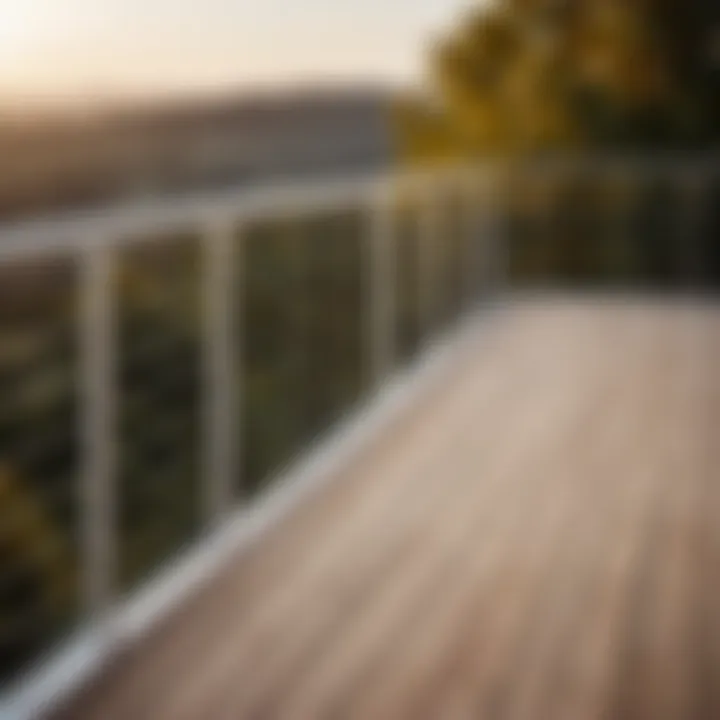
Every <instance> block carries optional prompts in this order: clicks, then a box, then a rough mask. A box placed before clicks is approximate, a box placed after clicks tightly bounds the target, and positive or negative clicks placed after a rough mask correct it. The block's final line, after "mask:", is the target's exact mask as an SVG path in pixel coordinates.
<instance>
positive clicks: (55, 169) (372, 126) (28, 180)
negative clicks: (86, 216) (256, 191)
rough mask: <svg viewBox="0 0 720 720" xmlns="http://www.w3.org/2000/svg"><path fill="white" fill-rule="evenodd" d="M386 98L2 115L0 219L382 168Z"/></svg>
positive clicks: (323, 97)
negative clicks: (18, 116) (27, 117)
mask: <svg viewBox="0 0 720 720" xmlns="http://www.w3.org/2000/svg"><path fill="white" fill-rule="evenodd" d="M388 104H389V95H387V94H386V93H384V92H382V91H362V92H361V91H355V92H344V93H331V92H323V93H311V92H308V93H304V94H295V95H290V96H286V97H282V96H279V97H263V98H242V99H227V100H224V101H213V102H212V103H204V104H201V103H195V104H189V103H186V104H184V105H179V104H175V105H165V106H160V107H144V108H138V107H136V108H128V109H123V110H117V111H113V112H109V111H106V112H104V113H98V114H96V115H92V116H83V117H78V116H73V117H54V118H53V119H49V118H45V119H38V118H34V119H30V120H27V121H22V122H20V121H18V120H17V119H15V120H14V121H10V120H8V119H6V120H5V121H4V122H3V120H2V117H0V157H2V159H3V173H2V176H0V220H2V219H10V218H18V217H22V216H26V215H34V214H38V213H43V212H48V211H56V210H58V209H64V208H68V207H77V206H83V205H88V204H97V203H107V202H112V201H114V200H126V199H128V198H133V197H137V196H147V195H152V194H163V193H170V192H172V193H177V192H182V191H190V190H198V189H202V188H207V187H216V186H219V185H228V184H241V183H243V182H257V181H261V180H269V179H272V178H276V177H287V176H298V175H305V174H308V173H312V174H319V173H331V172H338V171H349V170H361V169H370V168H377V167H382V166H385V165H387V164H388V162H389V161H390V160H391V158H392V154H393V152H392V143H391V138H390V128H389V123H388Z"/></svg>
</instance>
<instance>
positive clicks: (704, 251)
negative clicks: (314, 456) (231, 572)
mask: <svg viewBox="0 0 720 720" xmlns="http://www.w3.org/2000/svg"><path fill="white" fill-rule="evenodd" d="M716 170H717V166H716V165H715V164H714V163H712V162H709V161H707V160H704V161H702V162H701V161H692V162H683V163H677V162H674V163H663V164H659V163H655V162H653V163H644V164H643V163H637V162H634V163H631V164H628V163H585V162H580V163H578V162H577V161H576V162H573V163H542V164H541V163H534V164H530V165H523V166H520V167H515V168H509V167H507V166H505V167H502V168H500V167H499V166H493V167H490V166H485V167H482V168H473V169H467V168H463V169H453V170H447V171H444V172H442V173H440V174H427V175H426V174H422V175H420V174H413V175H401V176H394V177H388V176H373V177H370V178H360V179H342V180H338V181H335V182H307V183H303V184H294V185H290V186H288V187H286V188H280V187H272V188H267V189H258V190H247V189H243V190H237V191H236V190H228V191H225V192H222V193H212V194H209V195H207V196H200V197H194V198H184V199H183V200H182V201H181V202H180V201H177V202H174V201H171V200H168V201H161V200H158V201H154V202H148V203H146V204H133V205H129V206H125V207H116V208H113V209H107V210H97V211H93V212H89V213H85V214H82V215H76V216H74V217H70V216H65V217H63V218H61V219H54V220H46V221H36V222H28V223H25V224H23V225H18V226H14V227H6V228H4V229H2V230H0V687H3V688H4V689H3V690H2V691H1V692H0V710H2V708H3V705H2V697H3V696H4V697H7V698H9V700H8V703H9V705H8V707H10V708H17V707H21V708H22V709H23V712H26V713H27V712H29V711H27V708H28V707H39V706H40V704H41V703H42V702H43V701H44V699H49V697H50V695H52V694H53V693H54V692H55V691H56V690H57V689H58V688H63V687H66V686H68V685H69V684H70V680H72V681H74V682H78V680H79V678H81V677H82V676H83V673H84V672H85V671H87V670H89V669H92V667H93V666H95V665H97V664H98V663H100V662H101V661H102V660H103V659H104V658H106V657H108V656H109V655H110V654H111V653H112V652H113V651H114V649H116V648H117V647H119V646H120V645H121V644H122V643H123V642H124V641H125V640H126V639H127V636H128V635H129V634H130V630H129V629H128V628H129V625H130V623H128V622H126V621H123V613H124V611H125V609H126V608H127V607H129V606H130V604H131V602H132V599H133V598H134V597H136V596H137V595H138V593H139V592H140V591H142V589H143V588H146V587H147V586H148V585H149V584H152V583H153V582H157V581H158V578H163V577H165V576H164V575H162V574H161V572H162V571H163V570H164V569H166V568H168V567H170V568H171V567H172V562H174V561H175V560H176V559H181V558H182V557H183V556H184V554H186V553H187V552H188V550H189V549H190V548H193V547H196V546H198V545H203V544H208V543H210V542H211V539H212V538H213V537H214V535H215V534H217V533H218V532H219V530H220V528H222V527H223V525H224V524H225V523H227V522H228V521H229V519H230V518H231V517H232V516H233V514H234V513H235V511H236V510H237V509H238V508H244V507H252V506H253V505H254V504H256V503H258V502H262V500H261V499H259V497H260V496H263V495H264V493H265V492H266V491H267V490H268V489H269V488H271V487H272V484H273V482H274V480H275V479H276V478H277V477H279V475H280V471H281V470H283V469H284V468H287V467H288V466H290V465H291V464H292V463H293V461H294V460H295V459H296V458H298V457H300V456H301V455H302V454H303V453H304V452H305V451H306V449H307V448H308V447H309V446H310V445H311V444H312V443H314V442H316V440H317V439H318V438H322V437H325V436H326V435H327V433H328V432H329V431H330V429H331V428H334V427H335V426H337V424H338V423H339V422H340V421H341V420H342V419H343V418H345V417H348V416H350V415H352V414H353V413H354V412H355V411H356V410H357V409H358V408H360V407H361V406H362V405H364V404H368V403H370V402H372V398H374V397H375V396H376V395H377V394H378V391H379V390H380V389H381V388H382V387H383V386H384V385H385V384H386V383H388V382H390V381H391V380H392V379H393V378H394V377H396V376H397V375H398V374H399V373H402V372H403V371H404V369H406V368H409V367H412V366H413V364H414V363H417V362H418V360H419V358H420V357H421V356H423V354H424V352H425V350H426V349H427V348H428V347H430V346H431V345H432V344H433V343H435V342H436V341H437V340H438V339H441V338H443V337H444V336H445V334H446V333H448V332H449V331H450V330H451V328H452V327H453V326H454V325H455V324H456V323H457V322H458V320H459V319H460V318H462V317H463V316H465V315H466V314H468V313H469V312H471V311H472V310H474V309H475V308H477V307H478V306H482V305H483V304H487V302H488V301H489V300H492V299H494V298H496V297H497V296H498V295H499V294H500V293H502V292H503V291H505V290H507V289H508V288H509V287H521V288H527V287H530V288H532V287H543V288H544V287H547V286H556V285H562V286H568V285H570V286H580V287H587V286H593V287H600V288H602V289H625V288H628V287H629V288H635V287H638V286H641V287H656V286H657V287H661V288H668V287H692V288H694V289H697V288H698V287H702V288H713V287H717V282H718V279H720V252H719V251H718V247H717V241H716V238H717V237H718V234H717V231H718V228H719V226H720V223H719V222H718V220H719V218H718V213H717V207H719V205H718V203H717V199H718V183H717V172H716ZM83 663H84V664H83ZM80 667H83V668H85V671H82V672H80V671H78V668H80ZM47 668H49V669H47ZM48 677H49V678H51V679H50V680H48V679H47V678H48ZM43 682H44V683H45V687H46V688H47V689H45V690H43V691H42V692H41V691H40V690H38V687H39V686H40V684H41V683H43ZM55 694H56V693H55ZM18 698H20V699H19V700H18ZM16 703H19V704H16Z"/></svg>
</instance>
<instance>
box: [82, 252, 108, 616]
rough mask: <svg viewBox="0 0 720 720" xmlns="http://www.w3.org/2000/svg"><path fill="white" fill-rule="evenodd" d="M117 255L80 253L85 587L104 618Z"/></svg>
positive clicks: (87, 599)
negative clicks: (114, 260) (115, 266)
mask: <svg viewBox="0 0 720 720" xmlns="http://www.w3.org/2000/svg"><path fill="white" fill-rule="evenodd" d="M113 259H114V254H113V251H112V249H111V248H109V247H107V246H104V245H103V244H101V243H98V244H94V245H92V246H90V247H89V248H87V250H84V251H83V253H82V255H81V264H82V271H81V284H82V290H81V299H80V314H81V333H80V343H81V366H82V372H81V382H82V410H81V422H82V437H83V454H82V458H83V460H82V471H81V482H82V488H81V496H82V499H81V516H82V534H81V537H82V541H81V542H82V549H81V557H82V588H83V600H84V606H85V609H86V611H87V612H88V614H89V615H90V616H91V617H99V616H101V615H102V614H103V613H104V612H105V611H106V610H107V609H108V607H109V605H110V603H111V601H112V599H113V594H114V592H115V577H116V567H117V562H116V559H117V513H116V487H115V483H116V443H117V431H116V423H115V416H116V368H115V360H116V312H115V310H116V308H115V299H116V292H115V290H116V289H115V282H114V280H115V278H114V263H113Z"/></svg>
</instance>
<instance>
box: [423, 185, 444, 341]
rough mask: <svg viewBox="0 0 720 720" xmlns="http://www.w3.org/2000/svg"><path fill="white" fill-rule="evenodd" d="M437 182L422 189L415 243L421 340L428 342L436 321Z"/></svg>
mask: <svg viewBox="0 0 720 720" xmlns="http://www.w3.org/2000/svg"><path fill="white" fill-rule="evenodd" d="M437 192H438V190H437V180H436V179H435V178H433V179H431V180H430V181H428V182H427V183H426V184H424V185H423V186H422V189H421V193H420V197H421V203H422V205H421V208H420V214H419V228H418V231H419V242H418V303H419V306H420V312H419V317H420V324H421V333H422V339H423V341H424V342H427V341H428V340H429V339H430V338H431V336H432V335H433V334H434V333H435V331H436V329H437V327H436V325H437V321H438V296H437V294H438V284H439V283H438V282H437V279H438V276H437V270H438V268H437V253H436V249H437V248H436V244H437V243H438V241H439V239H438V224H439V223H438V220H439V218H438V205H437V202H436V200H437V198H436V195H437Z"/></svg>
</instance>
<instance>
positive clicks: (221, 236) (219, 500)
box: [202, 222, 241, 526]
mask: <svg viewBox="0 0 720 720" xmlns="http://www.w3.org/2000/svg"><path fill="white" fill-rule="evenodd" d="M238 238H239V234H238ZM202 242H203V245H204V248H203V249H204V254H203V257H204V258H205V267H204V278H203V280H204V281H203V331H204V332H203V334H204V342H203V358H204V361H203V367H204V384H203V398H204V405H205V418H204V424H203V427H204V467H203V489H204V496H205V498H204V501H205V518H206V521H207V523H208V524H209V525H210V526H212V525H214V524H216V523H217V522H219V521H220V520H221V519H222V518H223V516H224V515H226V513H227V512H228V511H229V509H230V508H231V507H232V504H233V499H234V497H235V495H236V493H235V490H234V488H235V486H236V485H237V483H238V480H239V477H238V473H239V468H238V456H239V450H238V445H239V442H240V436H239V432H238V414H239V413H238V404H239V394H238V393H239V391H240V387H239V374H240V363H239V353H240V347H239V336H240V334H241V333H240V332H239V329H240V312H241V308H240V307H239V303H238V302H237V301H238V299H239V293H238V292H236V290H237V286H236V278H237V277H238V275H239V271H240V268H239V262H240V252H239V248H238V247H237V243H236V232H235V229H234V227H233V225H232V223H230V222H215V223H212V224H210V225H209V227H208V228H207V230H206V233H205V236H204V237H203V238H202ZM238 242H240V240H239V239H238Z"/></svg>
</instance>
